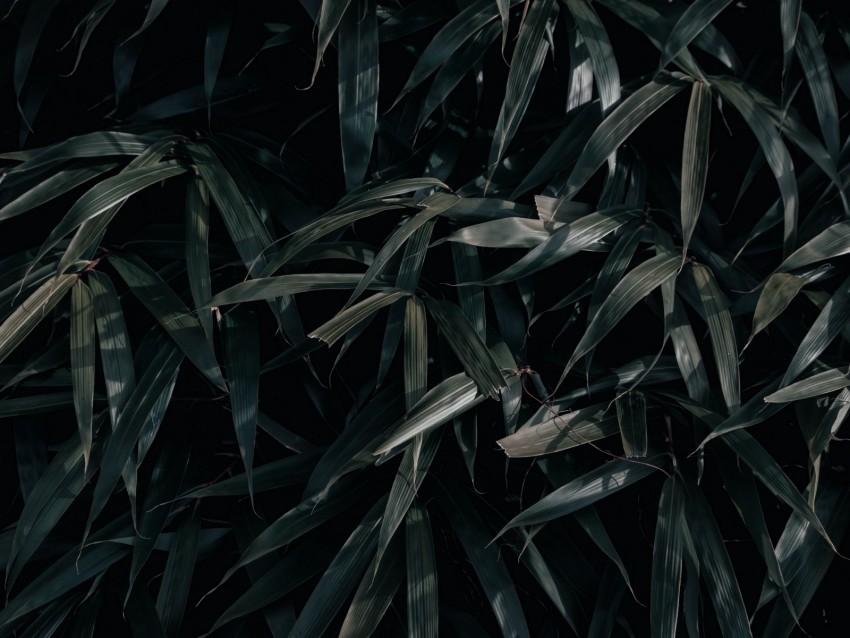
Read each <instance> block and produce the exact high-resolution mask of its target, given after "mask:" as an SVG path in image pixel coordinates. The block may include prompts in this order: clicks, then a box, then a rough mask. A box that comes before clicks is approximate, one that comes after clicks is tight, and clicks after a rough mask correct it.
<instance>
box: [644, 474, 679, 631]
mask: <svg viewBox="0 0 850 638" xmlns="http://www.w3.org/2000/svg"><path fill="white" fill-rule="evenodd" d="M684 493H685V489H684V486H682V485H681V484H680V482H679V481H678V480H677V479H676V477H673V476H671V477H670V478H668V479H667V480H666V481H665V483H664V487H663V488H662V490H661V498H660V500H659V503H658V518H657V519H656V521H655V540H654V541H653V550H652V579H651V593H650V596H649V600H650V610H649V618H650V625H651V627H652V635H653V636H658V637H659V638H675V636H676V625H677V624H678V620H679V595H680V594H679V588H680V585H681V582H682V539H683V535H684V534H683V526H684V525H685V519H684V511H685V499H684Z"/></svg>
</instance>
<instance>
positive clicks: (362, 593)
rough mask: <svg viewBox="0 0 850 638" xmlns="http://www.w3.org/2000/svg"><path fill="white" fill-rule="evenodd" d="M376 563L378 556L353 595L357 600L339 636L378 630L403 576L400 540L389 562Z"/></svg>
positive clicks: (348, 637) (353, 637) (353, 636)
mask: <svg viewBox="0 0 850 638" xmlns="http://www.w3.org/2000/svg"><path fill="white" fill-rule="evenodd" d="M377 561H378V558H377V555H376V557H375V558H374V559H373V560H372V565H370V566H369V567H368V568H367V569H366V573H365V574H363V578H362V579H361V580H360V585H359V586H358V587H357V591H355V592H354V598H353V599H352V601H351V605H350V606H349V608H348V612H346V614H345V619H344V620H343V621H342V627H341V628H340V630H339V635H340V636H341V637H343V638H357V637H359V636H371V635H372V634H373V633H374V632H375V630H376V629H377V628H378V626H379V624H380V622H381V620H382V619H383V617H384V614H386V612H387V609H388V608H389V606H390V604H391V603H392V600H393V597H394V596H395V593H396V590H398V587H399V585H401V580H402V577H403V576H404V573H403V571H402V562H401V540H400V539H397V540H396V541H395V542H393V543H391V544H390V547H389V548H388V552H387V560H385V561H383V562H382V563H381V564H380V565H378V562H377Z"/></svg>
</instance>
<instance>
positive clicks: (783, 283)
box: [744, 251, 807, 348]
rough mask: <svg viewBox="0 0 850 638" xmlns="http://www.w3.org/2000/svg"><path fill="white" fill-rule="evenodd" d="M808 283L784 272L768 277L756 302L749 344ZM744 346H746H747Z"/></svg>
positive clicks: (801, 278)
mask: <svg viewBox="0 0 850 638" xmlns="http://www.w3.org/2000/svg"><path fill="white" fill-rule="evenodd" d="M798 252H799V251H798ZM795 254H796V253H795ZM806 283H807V281H806V279H805V278H803V277H795V276H794V275H789V274H787V273H782V272H778V273H774V274H772V275H771V276H770V277H768V279H767V283H765V285H764V288H762V291H761V294H760V295H759V300H758V302H757V303H756V309H755V312H754V313H753V330H752V333H751V334H750V338H749V339H748V340H747V345H749V343H750V342H751V341H752V340H753V337H755V336H756V335H757V334H758V333H759V332H761V331H762V330H764V329H765V328H767V326H769V325H770V323H771V322H772V321H773V320H774V319H776V318H777V317H778V316H779V315H781V314H782V312H783V311H784V310H785V309H786V308H787V307H788V305H789V304H790V303H791V302H792V301H793V300H794V297H796V296H797V293H798V292H800V290H801V289H802V287H803V286H805V285H806ZM744 347H745V348H746V346H744Z"/></svg>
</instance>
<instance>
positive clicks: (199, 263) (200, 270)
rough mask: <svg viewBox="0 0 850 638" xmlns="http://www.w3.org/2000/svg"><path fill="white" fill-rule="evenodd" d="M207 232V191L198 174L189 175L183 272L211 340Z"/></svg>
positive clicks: (202, 323) (205, 332) (208, 337)
mask: <svg viewBox="0 0 850 638" xmlns="http://www.w3.org/2000/svg"><path fill="white" fill-rule="evenodd" d="M209 232H210V196H209V191H208V190H207V187H206V185H205V184H204V182H203V181H201V180H200V179H199V178H195V179H191V180H189V185H188V187H187V188H186V274H187V275H188V277H189V290H190V291H191V293H192V301H193V302H194V304H195V308H196V312H197V313H198V322H199V323H200V324H201V328H203V330H204V334H206V336H207V341H209V342H210V343H212V340H213V323H212V312H210V311H209V310H206V309H204V303H205V302H206V301H207V300H208V299H209V298H210V297H212V283H211V281H210V278H211V275H210V255H209Z"/></svg>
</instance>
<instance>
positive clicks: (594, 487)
mask: <svg viewBox="0 0 850 638" xmlns="http://www.w3.org/2000/svg"><path fill="white" fill-rule="evenodd" d="M659 460H660V457H651V458H649V459H647V461H646V462H645V463H636V462H634V461H629V460H626V459H617V460H615V461H611V462H610V463H605V464H603V465H601V466H599V467H597V468H596V469H594V470H591V471H590V472H588V473H587V474H584V475H583V476H580V477H578V478H577V479H575V480H573V481H570V482H569V483H567V484H566V485H564V486H563V487H559V488H558V489H556V490H555V491H553V492H551V493H550V494H547V495H546V496H544V497H543V498H541V499H540V500H539V501H537V502H536V503H535V504H534V505H532V506H530V507H527V508H526V509H524V510H523V511H522V512H521V513H519V514H517V515H516V516H514V517H513V518H512V519H511V520H510V521H509V522H508V524H507V525H505V526H504V527H503V528H502V529H501V530H500V531H499V533H498V534H496V538H498V537H500V536H502V535H503V534H504V533H505V532H506V531H508V530H509V529H513V528H515V527H519V526H521V525H536V524H538V523H546V522H548V521H551V520H554V519H556V518H559V517H561V516H566V515H567V514H572V513H573V512H575V511H578V510H580V509H581V508H583V507H587V506H588V505H591V504H593V503H595V502H597V501H599V500H602V499H604V498H607V497H608V496H611V495H612V494H614V493H616V492H619V491H620V490H621V489H623V488H625V487H628V486H629V485H631V484H632V483H636V482H637V481H639V480H641V479H643V478H646V477H647V476H649V475H650V474H651V473H652V472H653V471H655V470H656V469H657V468H656V467H655V465H653V464H654V463H657V462H658V461H659Z"/></svg>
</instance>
